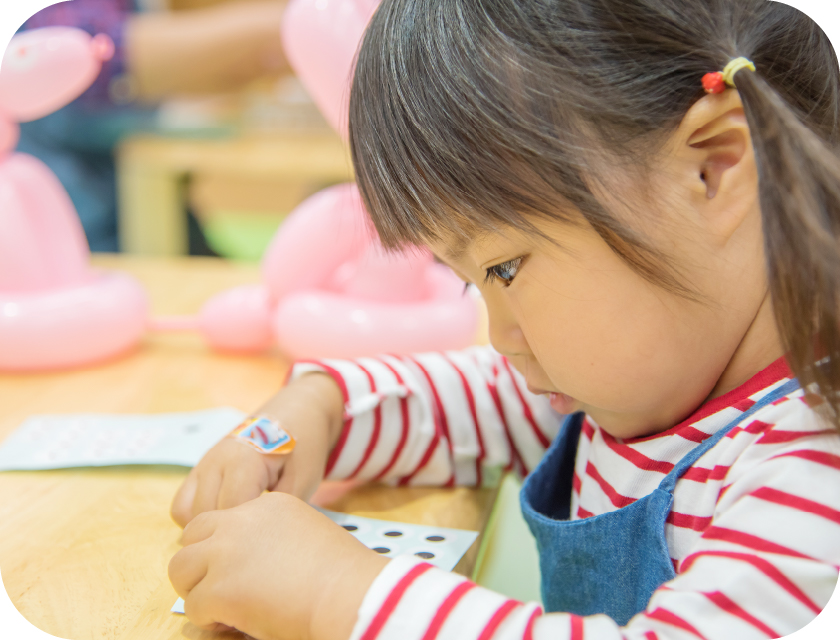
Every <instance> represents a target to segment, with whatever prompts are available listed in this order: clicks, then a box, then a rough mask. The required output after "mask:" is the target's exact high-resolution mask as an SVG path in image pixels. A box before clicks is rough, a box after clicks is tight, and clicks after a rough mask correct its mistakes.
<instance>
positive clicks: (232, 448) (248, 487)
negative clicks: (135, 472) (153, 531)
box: [171, 374, 344, 527]
mask: <svg viewBox="0 0 840 640" xmlns="http://www.w3.org/2000/svg"><path fill="white" fill-rule="evenodd" d="M260 413H261V414H264V415H268V416H271V417H272V418H275V419H277V420H278V421H279V422H280V424H281V425H282V426H283V428H284V429H286V430H287V431H288V432H289V433H290V434H291V435H292V436H294V438H295V440H296V441H297V443H296V445H295V448H294V450H293V451H292V452H291V453H289V454H288V455H285V456H272V455H264V454H262V453H260V452H258V451H256V450H255V449H254V448H252V447H250V446H249V445H247V444H244V443H242V442H238V441H237V440H235V439H233V438H224V439H223V440H222V441H221V442H219V444H217V445H216V446H215V447H213V448H212V449H210V451H208V452H207V453H206V454H205V455H204V457H203V458H202V459H201V461H200V462H199V463H198V464H197V465H196V466H195V467H194V468H193V469H192V470H191V471H190V473H189V475H188V476H187V479H186V480H185V481H184V483H183V484H182V485H181V488H180V489H179V490H178V492H177V493H176V494H175V498H174V500H173V501H172V509H171V513H172V519H173V520H174V521H175V522H177V523H178V524H179V525H180V526H182V527H183V526H186V524H187V523H188V522H190V520H192V519H193V518H194V517H195V516H197V515H198V514H200V513H203V512H205V511H213V510H215V509H229V508H231V507H235V506H237V505H240V504H242V503H244V502H248V501H249V500H253V499H254V498H257V497H259V496H260V494H262V492H263V491H266V490H268V491H281V492H284V493H290V494H292V495H294V496H297V497H298V498H301V499H303V500H307V499H308V498H310V497H311V496H312V494H313V493H315V490H316V489H317V488H318V485H319V484H320V482H321V480H323V478H324V470H325V469H326V464H327V458H328V457H329V453H330V451H331V450H332V448H333V446H334V445H335V443H336V442H337V440H338V436H339V434H340V431H341V427H342V425H343V415H344V400H343V397H342V395H341V390H340V389H339V388H338V385H337V384H336V383H335V381H333V379H332V378H330V377H329V376H328V375H326V374H308V375H305V376H302V377H301V378H299V379H297V380H295V381H294V382H292V383H291V384H289V385H288V386H286V387H285V388H283V389H282V390H281V391H280V393H278V394H277V395H276V396H275V397H274V398H273V399H272V400H271V401H269V402H268V403H267V404H266V405H265V406H264V407H263V409H262V410H261V411H260Z"/></svg>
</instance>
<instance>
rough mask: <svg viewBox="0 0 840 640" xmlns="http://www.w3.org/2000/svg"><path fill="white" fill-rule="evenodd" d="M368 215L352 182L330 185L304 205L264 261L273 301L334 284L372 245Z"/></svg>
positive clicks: (266, 279)
mask: <svg viewBox="0 0 840 640" xmlns="http://www.w3.org/2000/svg"><path fill="white" fill-rule="evenodd" d="M366 217H367V214H366V213H365V210H364V206H363V205H362V199H361V197H360V196H359V190H358V189H357V188H356V186H355V185H352V184H341V185H338V186H335V187H330V188H329V189H325V190H323V191H321V192H319V193H316V194H315V195H314V196H311V197H310V198H308V199H307V200H306V201H304V202H303V203H302V204H300V205H299V206H298V207H297V208H296V209H295V210H294V211H293V212H292V213H291V214H290V215H289V217H288V218H287V219H286V220H285V221H284V222H283V226H282V227H281V228H280V230H279V231H278V232H277V235H275V236H274V239H273V240H272V241H271V244H270V245H269V247H268V249H267V250H266V253H265V256H264V257H263V266H262V272H263V278H264V280H265V283H266V285H267V286H268V288H269V291H270V292H271V298H272V300H274V301H275V302H276V301H277V300H280V299H281V298H283V297H284V296H286V295H288V294H290V293H293V292H295V291H306V290H308V289H311V288H313V287H319V288H323V287H328V286H330V284H329V283H330V281H331V280H332V279H333V278H334V277H335V275H336V272H337V271H339V270H340V269H341V268H342V266H343V265H345V264H347V263H348V262H349V261H351V260H355V259H356V258H357V257H358V256H359V255H360V254H362V253H363V252H364V251H366V250H367V247H368V246H369V245H370V244H371V242H373V235H372V233H371V231H370V229H369V228H368V222H367V219H366Z"/></svg>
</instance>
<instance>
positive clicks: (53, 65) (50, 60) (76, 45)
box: [0, 27, 114, 122]
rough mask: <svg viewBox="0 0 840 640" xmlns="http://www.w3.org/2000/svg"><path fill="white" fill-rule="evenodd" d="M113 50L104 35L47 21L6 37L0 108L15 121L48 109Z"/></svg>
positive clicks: (81, 86) (66, 98)
mask: <svg viewBox="0 0 840 640" xmlns="http://www.w3.org/2000/svg"><path fill="white" fill-rule="evenodd" d="M113 55H114V43H113V41H112V40H111V39H110V38H109V37H108V36H106V35H99V36H95V37H93V38H91V36H90V35H88V34H87V33H86V32H84V31H82V30H81V29H74V28H71V27H47V28H44V29H33V30H31V31H25V32H23V33H20V34H18V35H16V36H15V37H14V38H12V41H11V42H10V43H9V46H8V48H7V49H6V52H5V54H4V55H3V61H2V64H1V65H0V113H3V114H5V115H6V117H8V118H11V120H12V121H16V122H28V121H30V120H37V119H38V118H43V117H44V116H46V115H49V114H50V113H52V112H53V111H56V110H58V109H60V108H61V107H63V106H64V105H66V104H68V103H70V102H72V101H73V100H75V99H76V98H78V97H79V96H80V95H81V94H82V93H83V92H84V91H85V90H86V89H87V88H88V87H89V86H90V85H91V84H93V81H94V80H96V77H97V76H98V75H99V72H100V70H101V68H102V62H103V61H104V60H108V59H109V58H111V57H112V56H113Z"/></svg>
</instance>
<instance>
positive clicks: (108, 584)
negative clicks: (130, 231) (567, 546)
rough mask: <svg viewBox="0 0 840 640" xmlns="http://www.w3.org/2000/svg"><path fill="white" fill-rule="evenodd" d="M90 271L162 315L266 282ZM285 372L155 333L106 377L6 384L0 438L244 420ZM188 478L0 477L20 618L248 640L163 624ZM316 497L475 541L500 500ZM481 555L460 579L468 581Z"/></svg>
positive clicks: (481, 495)
mask: <svg viewBox="0 0 840 640" xmlns="http://www.w3.org/2000/svg"><path fill="white" fill-rule="evenodd" d="M95 263H96V264H97V265H98V266H101V267H104V268H119V269H123V270H125V271H128V272H130V273H132V274H134V275H135V276H136V277H137V278H138V279H139V280H140V281H141V282H143V284H144V285H146V287H147V289H148V291H149V294H150V297H151V301H152V308H153V312H154V313H158V314H185V313H194V312H196V311H197V310H198V309H199V307H200V306H201V304H202V303H203V302H204V301H205V300H206V299H207V298H208V297H209V296H211V295H212V294H214V293H216V292H218V291H221V290H224V289H226V288H229V287H232V286H236V285H239V284H245V283H250V282H256V281H258V279H259V273H258V269H257V267H253V266H240V265H235V264H231V263H226V262H223V261H221V260H216V259H209V258H207V259H199V258H167V259H151V258H137V257H125V256H99V257H97V258H96V259H95ZM287 368H288V362H286V361H285V360H284V359H283V358H282V357H281V356H280V355H278V354H271V353H269V354H266V355H261V356H256V357H238V356H226V355H219V354H215V353H212V352H210V351H209V350H208V349H207V348H206V347H205V346H204V344H203V343H202V341H201V339H200V338H199V337H198V336H195V335H189V334H178V335H150V336H149V337H147V338H146V340H145V341H144V343H143V344H142V345H141V346H140V347H139V348H138V349H137V350H136V351H135V352H133V353H131V354H128V355H127V356H125V357H122V358H118V359H115V360H113V361H111V362H107V363H104V364H101V365H99V366H93V367H89V368H86V369H81V370H76V371H71V372H64V373H44V374H26V375H17V374H15V375H11V374H0V440H2V439H3V438H5V437H6V436H7V435H8V434H9V433H10V432H11V431H12V430H14V429H15V428H16V427H17V426H18V425H19V424H20V423H21V422H22V421H23V420H24V419H25V418H26V417H27V416H29V415H32V414H37V413H76V412H105V413H158V412H170V411H191V410H199V409H206V408H211V407H218V406H234V407H237V408H239V409H242V410H244V411H250V410H253V409H255V408H256V407H257V406H259V405H260V404H261V403H262V402H263V401H264V400H265V399H266V398H268V397H269V396H270V395H271V394H273V393H274V392H275V391H276V390H277V389H278V388H279V386H280V384H281V382H282V380H283V376H284V374H285V372H286V370H287ZM186 473H187V470H186V469H182V468H176V467H163V466H156V467H141V466H126V467H110V468H102V469H72V470H71V469H68V470H56V471H38V472H4V473H0V571H2V577H3V583H4V584H5V587H6V590H7V591H8V593H9V596H10V597H11V600H12V602H13V603H14V604H15V606H16V607H17V608H18V610H19V611H20V612H21V613H22V614H23V615H24V616H25V617H26V618H27V619H28V620H29V621H30V622H32V623H33V624H35V625H36V626H37V627H39V628H40V629H43V630H44V631H47V632H48V633H51V634H53V635H55V636H58V637H59V638H67V639H69V640H87V639H96V640H99V639H102V638H108V639H111V638H113V639H117V638H119V639H128V640H135V639H136V640H140V639H143V640H145V639H149V640H152V639H154V640H168V639H173V638H189V639H191V640H199V639H202V640H204V639H210V638H224V637H241V636H240V634H213V633H208V632H202V631H200V630H198V629H197V628H195V627H194V626H192V625H191V624H190V623H189V621H188V620H187V619H186V618H185V617H183V616H179V615H176V614H171V613H170V612H169V609H170V607H171V606H172V604H173V602H174V601H175V599H176V597H177V596H176V594H175V592H174V590H173V589H172V587H171V585H170V584H169V581H168V579H167V576H166V567H167V564H168V562H169V559H170V558H171V557H172V555H173V554H174V553H175V552H176V551H177V550H178V548H179V542H178V541H179V537H180V529H179V528H178V527H177V526H176V525H175V524H173V523H172V521H171V520H170V518H169V513H168V510H169V503H170V501H171V499H172V496H173V495H174V493H175V491H176V489H177V488H178V486H179V485H180V483H181V482H182V481H183V479H184V477H185V476H186ZM322 495H323V496H324V498H323V502H324V503H325V506H327V507H329V508H331V509H335V510H339V511H346V512H350V513H355V514H357V515H362V516H369V517H377V518H382V519H386V520H398V521H402V522H409V523H417V524H431V525H436V526H446V527H456V528H464V529H473V530H479V531H480V530H482V528H483V527H484V525H485V524H486V522H487V518H488V517H489V512H490V510H491V508H492V502H493V497H494V492H493V491H491V490H486V489H484V490H472V489H466V488H458V489H451V490H447V489H420V488H411V489H408V488H407V489H393V488H387V487H376V486H368V487H358V488H353V489H350V490H348V489H347V487H340V486H332V487H328V488H327V491H326V492H325V493H322ZM476 548H477V545H473V548H472V549H471V550H470V552H469V553H468V554H467V556H466V557H465V558H464V560H463V561H462V562H461V564H460V565H459V566H458V567H457V569H456V570H457V571H459V572H461V573H464V574H469V573H470V572H471V570H472V568H473V566H474V564H475V557H476ZM0 635H2V634H0Z"/></svg>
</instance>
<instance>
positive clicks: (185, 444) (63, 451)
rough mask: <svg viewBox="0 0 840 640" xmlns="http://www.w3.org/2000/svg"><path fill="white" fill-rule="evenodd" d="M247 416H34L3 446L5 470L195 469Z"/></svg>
mask: <svg viewBox="0 0 840 640" xmlns="http://www.w3.org/2000/svg"><path fill="white" fill-rule="evenodd" d="M244 417H245V414H244V413H243V412H241V411H239V410H238V409H232V408H229V407H223V408H219V409H210V410H207V411H192V412H184V413H162V414H156V415H155V414H146V415H127V414H114V415H108V414H76V415H41V416H32V417H31V418H28V419H27V420H26V421H25V422H24V423H23V424H22V425H21V426H20V427H18V428H17V429H16V430H15V431H14V432H12V434H11V435H9V437H7V438H6V439H5V441H3V443H2V445H0V471H11V470H39V469H64V468H69V467H104V466H112V465H125V464H171V465H178V466H184V467H192V466H195V465H196V464H197V463H198V461H199V460H201V457H202V456H203V455H204V454H205V453H206V452H207V451H208V450H209V449H210V448H211V447H212V446H213V445H214V444H216V443H217V442H218V441H219V440H221V439H222V438H223V437H224V436H226V435H227V434H228V433H230V432H231V431H232V430H233V429H234V427H236V425H238V424H239V423H240V422H241V421H242V419H243V418H244Z"/></svg>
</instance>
